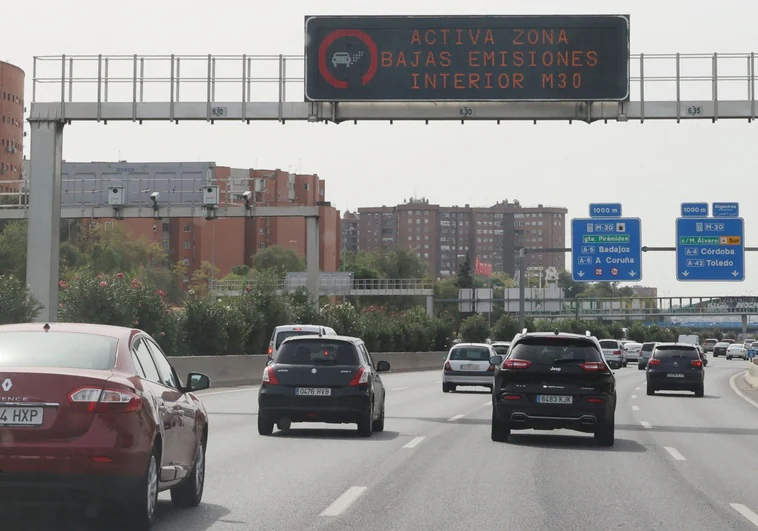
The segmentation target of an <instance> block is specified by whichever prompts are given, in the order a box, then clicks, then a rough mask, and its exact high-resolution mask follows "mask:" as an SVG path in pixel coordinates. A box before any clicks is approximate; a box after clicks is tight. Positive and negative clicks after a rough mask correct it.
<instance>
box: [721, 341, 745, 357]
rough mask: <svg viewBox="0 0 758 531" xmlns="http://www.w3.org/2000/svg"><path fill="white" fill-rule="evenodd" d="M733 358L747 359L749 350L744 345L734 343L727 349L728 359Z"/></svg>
mask: <svg viewBox="0 0 758 531" xmlns="http://www.w3.org/2000/svg"><path fill="white" fill-rule="evenodd" d="M732 358H742V359H743V360H746V359H747V349H746V348H745V345H744V344H743V343H732V344H731V345H729V347H727V349H726V359H728V360H730V359H732Z"/></svg>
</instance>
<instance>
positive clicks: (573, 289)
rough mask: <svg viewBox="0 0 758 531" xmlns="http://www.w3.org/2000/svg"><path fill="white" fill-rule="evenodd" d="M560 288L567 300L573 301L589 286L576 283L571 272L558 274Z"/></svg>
mask: <svg viewBox="0 0 758 531" xmlns="http://www.w3.org/2000/svg"><path fill="white" fill-rule="evenodd" d="M558 287H559V288H563V290H564V291H565V293H566V298H567V299H573V298H576V297H577V296H579V295H581V294H582V293H584V290H585V289H586V288H587V284H586V283H583V282H574V280H573V278H571V272H570V271H565V270H564V271H561V272H560V273H559V274H558Z"/></svg>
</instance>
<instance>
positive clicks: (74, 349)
mask: <svg viewBox="0 0 758 531" xmlns="http://www.w3.org/2000/svg"><path fill="white" fill-rule="evenodd" d="M117 346H118V340H117V339H115V338H112V337H106V336H98V335H93V334H83V333H79V332H42V331H39V332H36V331H28V332H2V333H0V367H40V368H41V367H61V368H67V369H94V370H107V369H112V368H113V367H114V366H115V365H116V349H117Z"/></svg>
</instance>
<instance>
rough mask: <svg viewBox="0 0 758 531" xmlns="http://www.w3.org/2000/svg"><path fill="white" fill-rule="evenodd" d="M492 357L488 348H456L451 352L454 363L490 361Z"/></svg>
mask: <svg viewBox="0 0 758 531" xmlns="http://www.w3.org/2000/svg"><path fill="white" fill-rule="evenodd" d="M491 356H492V353H491V352H490V349H488V348H486V347H455V348H454V349H453V350H451V351H450V360H452V361H488V360H489V359H490V357H491Z"/></svg>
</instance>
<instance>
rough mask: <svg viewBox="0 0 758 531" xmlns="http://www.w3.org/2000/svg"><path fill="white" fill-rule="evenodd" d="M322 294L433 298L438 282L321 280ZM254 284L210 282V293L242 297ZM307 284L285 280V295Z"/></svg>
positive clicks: (283, 285) (249, 281) (418, 280)
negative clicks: (435, 284)
mask: <svg viewBox="0 0 758 531" xmlns="http://www.w3.org/2000/svg"><path fill="white" fill-rule="evenodd" d="M320 281H321V286H320V288H321V293H322V294H324V295H344V296H365V295H380V296H381V295H387V296H412V295H433V294H434V282H432V281H431V280H425V279H417V278H401V279H353V280H352V281H351V280H350V279H330V278H324V277H321V279H320ZM253 285H254V281H253V280H235V279H227V280H216V281H213V280H211V281H209V284H208V289H209V290H210V292H211V293H212V294H214V295H222V296H223V295H224V294H226V295H229V296H235V295H241V294H242V293H244V292H245V291H246V290H247V289H248V287H249V288H250V289H252V287H253ZM305 287H306V286H305V281H304V280H303V281H302V282H301V281H300V280H299V279H298V280H281V281H280V282H279V289H280V290H281V291H284V292H289V291H294V290H296V289H298V288H303V289H304V288H305Z"/></svg>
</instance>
